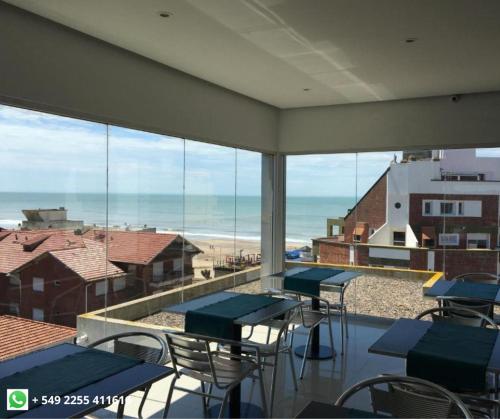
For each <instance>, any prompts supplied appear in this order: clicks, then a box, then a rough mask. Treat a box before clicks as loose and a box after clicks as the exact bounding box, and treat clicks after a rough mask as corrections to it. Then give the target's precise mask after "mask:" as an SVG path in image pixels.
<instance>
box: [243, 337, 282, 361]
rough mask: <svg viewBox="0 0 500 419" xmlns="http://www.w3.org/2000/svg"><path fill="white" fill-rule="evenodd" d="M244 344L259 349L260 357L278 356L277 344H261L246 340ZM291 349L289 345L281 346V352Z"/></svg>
mask: <svg viewBox="0 0 500 419" xmlns="http://www.w3.org/2000/svg"><path fill="white" fill-rule="evenodd" d="M244 342H247V343H250V344H252V345H253V346H257V347H258V348H259V352H260V356H261V357H263V358H266V357H270V356H274V355H275V354H276V342H271V343H259V342H255V341H253V340H246V339H245V340H244ZM288 348H289V346H288V345H283V344H280V348H279V352H283V351H286V350H287V349H288Z"/></svg>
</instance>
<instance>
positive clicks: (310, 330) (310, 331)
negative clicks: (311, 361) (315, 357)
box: [300, 327, 314, 380]
mask: <svg viewBox="0 0 500 419" xmlns="http://www.w3.org/2000/svg"><path fill="white" fill-rule="evenodd" d="M313 329H314V328H313V327H311V328H310V329H309V334H308V335H307V343H306V347H305V351H304V357H303V358H302V367H301V368H300V379H301V380H302V378H304V368H305V366H306V360H307V353H308V352H309V342H311V336H312V331H313Z"/></svg>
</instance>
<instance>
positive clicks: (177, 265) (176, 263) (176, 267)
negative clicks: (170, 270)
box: [174, 258, 182, 272]
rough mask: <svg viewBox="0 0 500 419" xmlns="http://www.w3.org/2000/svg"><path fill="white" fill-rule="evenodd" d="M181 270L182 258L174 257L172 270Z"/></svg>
mask: <svg viewBox="0 0 500 419" xmlns="http://www.w3.org/2000/svg"><path fill="white" fill-rule="evenodd" d="M180 271H182V258H177V259H174V272H180Z"/></svg>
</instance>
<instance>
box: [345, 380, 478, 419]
mask: <svg viewBox="0 0 500 419" xmlns="http://www.w3.org/2000/svg"><path fill="white" fill-rule="evenodd" d="M365 389H368V390H369V392H370V396H371V402H372V409H373V413H375V414H385V415H390V416H392V417H397V418H415V417H418V418H440V417H450V416H451V414H457V413H459V414H460V415H459V416H458V417H465V418H467V419H469V418H472V415H471V413H470V412H469V410H468V409H467V407H466V406H465V405H464V403H463V402H462V401H461V400H460V399H459V398H458V397H457V396H456V395H455V394H453V393H451V392H450V391H448V390H446V389H445V388H443V387H441V386H439V385H437V384H434V383H431V382H430V381H426V380H422V379H420V378H415V377H400V376H395V375H383V376H378V377H374V378H369V379H367V380H363V381H361V382H359V383H357V384H355V385H354V386H352V387H351V388H349V389H347V390H346V391H345V392H344V393H343V394H342V395H341V396H340V397H339V398H338V399H337V401H336V402H335V405H337V406H344V405H345V404H346V402H347V401H348V400H349V399H350V398H351V397H353V396H354V395H355V394H358V393H360V392H361V391H363V390H365Z"/></svg>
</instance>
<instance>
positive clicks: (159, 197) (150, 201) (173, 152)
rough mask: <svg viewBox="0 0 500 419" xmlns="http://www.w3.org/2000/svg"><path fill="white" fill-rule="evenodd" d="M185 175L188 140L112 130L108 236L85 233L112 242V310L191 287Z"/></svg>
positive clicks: (143, 310)
mask: <svg viewBox="0 0 500 419" xmlns="http://www.w3.org/2000/svg"><path fill="white" fill-rule="evenodd" d="M183 176H184V140H183V139H179V138H173V137H166V136H162V135H156V134H150V133H146V132H142V131H136V130H130V129H125V128H120V127H115V126H110V128H109V196H108V201H109V231H108V234H107V235H106V234H105V232H103V231H102V230H100V229H93V231H89V232H87V233H86V234H87V235H90V236H92V237H93V238H94V239H95V240H100V241H103V242H104V243H106V242H107V243H108V260H109V261H110V262H111V263H112V264H113V266H110V269H111V268H113V275H110V283H109V286H108V293H107V305H108V307H111V306H114V305H116V304H120V303H123V302H126V301H131V300H134V299H137V298H140V297H145V296H148V295H152V294H156V293H160V292H163V291H167V290H170V289H173V288H176V287H180V286H184V285H188V284H190V283H192V280H193V270H192V263H191V261H192V259H193V257H194V256H195V255H196V252H194V249H189V250H185V251H183V247H184V244H183ZM111 310H112V308H111ZM136 310H138V311H140V317H141V318H144V317H146V316H149V315H153V314H156V313H152V312H151V311H150V310H152V308H151V307H150V306H149V305H147V304H144V305H142V306H141V307H140V309H139V308H137V309H136ZM155 311H157V310H156V309H155ZM107 314H108V315H109V316H113V314H112V313H111V312H108V313H107ZM136 315H137V313H136ZM137 320H140V319H137ZM173 326H174V325H173Z"/></svg>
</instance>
